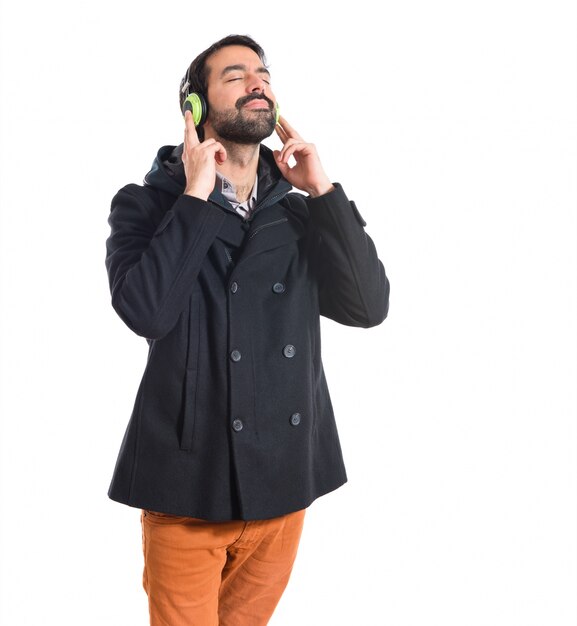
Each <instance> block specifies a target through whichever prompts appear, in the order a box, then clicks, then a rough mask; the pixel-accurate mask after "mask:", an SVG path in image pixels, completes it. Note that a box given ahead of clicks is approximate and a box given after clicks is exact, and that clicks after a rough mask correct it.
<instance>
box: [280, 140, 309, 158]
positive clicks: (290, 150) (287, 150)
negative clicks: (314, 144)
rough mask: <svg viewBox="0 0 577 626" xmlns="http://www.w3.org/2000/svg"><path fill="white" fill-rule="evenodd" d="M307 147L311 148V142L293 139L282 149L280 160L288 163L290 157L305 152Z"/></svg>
mask: <svg viewBox="0 0 577 626" xmlns="http://www.w3.org/2000/svg"><path fill="white" fill-rule="evenodd" d="M307 149H309V144H307V143H304V142H303V141H299V142H296V141H293V142H292V143H290V144H288V143H287V144H286V145H285V147H284V148H283V149H282V150H281V153H280V162H281V163H288V160H289V159H290V157H291V156H292V155H295V158H296V155H297V154H299V153H301V152H302V153H304V152H305V151H306V150H307Z"/></svg>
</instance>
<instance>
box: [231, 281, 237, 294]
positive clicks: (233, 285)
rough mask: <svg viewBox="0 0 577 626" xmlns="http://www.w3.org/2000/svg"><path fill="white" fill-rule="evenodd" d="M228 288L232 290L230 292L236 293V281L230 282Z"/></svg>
mask: <svg viewBox="0 0 577 626" xmlns="http://www.w3.org/2000/svg"><path fill="white" fill-rule="evenodd" d="M230 290H231V291H232V293H236V292H237V291H238V283H237V282H236V281H235V282H234V283H232V284H231V286H230Z"/></svg>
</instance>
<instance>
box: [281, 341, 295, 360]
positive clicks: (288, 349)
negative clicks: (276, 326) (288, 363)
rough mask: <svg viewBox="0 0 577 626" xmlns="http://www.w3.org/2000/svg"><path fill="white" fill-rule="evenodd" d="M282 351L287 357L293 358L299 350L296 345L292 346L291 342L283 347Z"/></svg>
mask: <svg viewBox="0 0 577 626" xmlns="http://www.w3.org/2000/svg"><path fill="white" fill-rule="evenodd" d="M282 353H283V354H284V355H285V356H286V358H287V359H292V358H293V356H294V355H295V354H296V353H297V351H296V348H295V347H294V346H291V344H290V343H289V344H288V345H286V346H285V347H284V348H283V349H282Z"/></svg>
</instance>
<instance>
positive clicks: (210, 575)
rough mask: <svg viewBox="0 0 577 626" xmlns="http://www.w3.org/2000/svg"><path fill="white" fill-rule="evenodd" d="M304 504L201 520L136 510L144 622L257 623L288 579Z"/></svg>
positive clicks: (175, 625) (171, 625) (163, 625)
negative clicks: (265, 513)
mask: <svg viewBox="0 0 577 626" xmlns="http://www.w3.org/2000/svg"><path fill="white" fill-rule="evenodd" d="M304 514H305V512H304V510H302V511H297V512H296V513H290V514H289V515H284V516H282V517H276V518H274V519H269V520H261V521H251V522H242V521H232V522H207V521H204V520H199V519H196V518H193V517H179V516H175V515H165V514H163V513H155V512H153V511H143V512H142V542H143V551H144V577H143V584H144V589H145V590H146V593H147V594H148V605H149V608H150V624H151V626H192V625H194V626H216V625H218V624H219V625H220V626H264V625H265V624H267V623H268V621H269V619H270V617H271V615H272V614H273V612H274V610H275V608H276V605H277V603H278V601H279V600H280V598H281V596H282V594H283V591H284V589H285V587H286V585H287V583H288V580H289V577H290V574H291V570H292V566H293V563H294V560H295V557H296V553H297V548H298V544H299V540H300V536H301V531H302V527H303V521H304Z"/></svg>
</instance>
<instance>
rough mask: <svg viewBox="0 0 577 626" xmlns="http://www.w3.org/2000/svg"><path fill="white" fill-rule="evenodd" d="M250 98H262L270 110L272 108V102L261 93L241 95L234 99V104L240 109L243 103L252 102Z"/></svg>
mask: <svg viewBox="0 0 577 626" xmlns="http://www.w3.org/2000/svg"><path fill="white" fill-rule="evenodd" d="M252 100H264V101H265V102H266V103H267V104H268V108H269V109H270V110H271V111H272V110H273V109H274V102H273V101H272V100H271V99H270V98H267V97H266V96H265V95H264V94H262V93H251V94H249V95H248V96H243V97H242V98H239V99H238V100H237V101H236V105H235V106H236V108H237V109H238V110H239V111H240V109H242V107H243V106H244V105H245V104H247V103H248V102H252Z"/></svg>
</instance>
